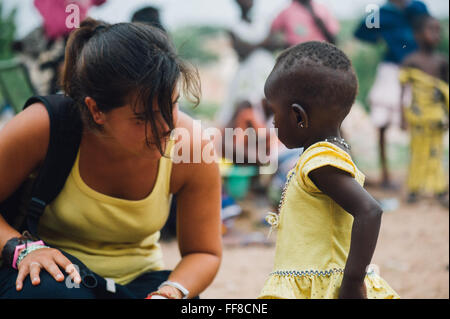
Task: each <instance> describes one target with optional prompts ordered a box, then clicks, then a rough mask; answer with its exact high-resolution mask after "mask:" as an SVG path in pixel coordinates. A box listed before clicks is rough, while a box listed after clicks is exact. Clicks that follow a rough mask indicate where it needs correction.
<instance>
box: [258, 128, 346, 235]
mask: <svg viewBox="0 0 450 319" xmlns="http://www.w3.org/2000/svg"><path fill="white" fill-rule="evenodd" d="M324 141H325V142H328V143H338V144H341V145H342V146H344V147H345V148H346V149H348V150H350V149H351V147H350V145H349V144H348V143H347V142H346V141H345V140H344V139H343V138H338V137H335V136H331V137H327V138H326V139H325V140H324ZM294 168H295V166H294ZM294 168H293V169H292V170H291V171H290V173H289V175H288V177H287V180H286V183H285V184H284V187H283V190H282V192H281V199H280V203H279V204H278V208H277V212H276V213H274V212H268V213H267V215H266V218H265V220H266V222H267V223H268V224H269V225H270V230H269V234H268V235H267V238H269V237H270V235H271V234H272V231H273V230H274V229H276V228H278V225H279V223H280V213H281V208H282V207H283V205H284V200H285V197H286V192H287V188H288V186H289V183H290V182H291V179H292V177H293V176H294V175H295V169H294Z"/></svg>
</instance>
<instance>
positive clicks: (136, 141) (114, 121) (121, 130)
mask: <svg viewBox="0 0 450 319" xmlns="http://www.w3.org/2000/svg"><path fill="white" fill-rule="evenodd" d="M178 98H179V91H178V89H176V90H175V91H174V93H173V95H172V102H173V105H174V108H173V123H174V124H175V125H176V123H177V119H178ZM136 111H137V112H136ZM153 113H154V116H155V122H156V125H157V130H158V132H159V135H160V138H161V139H160V143H161V146H162V148H163V150H164V149H165V144H166V141H167V140H168V137H169V133H170V129H169V125H168V124H167V123H166V121H165V120H164V118H163V116H162V114H161V112H160V111H159V107H158V104H157V103H154V105H153ZM103 133H104V134H103V135H104V136H105V137H106V138H110V139H111V141H112V142H113V143H114V144H115V145H116V146H117V147H118V149H120V150H121V151H124V152H125V153H129V154H134V155H151V156H161V154H160V152H159V149H158V144H157V141H156V137H155V136H154V134H153V130H152V127H151V123H149V122H147V123H146V122H145V120H144V118H143V116H142V115H140V114H139V109H138V110H136V109H135V108H133V107H132V105H130V104H127V105H125V106H123V107H119V108H116V109H113V110H111V111H109V112H108V113H106V114H105V120H104V124H103Z"/></svg>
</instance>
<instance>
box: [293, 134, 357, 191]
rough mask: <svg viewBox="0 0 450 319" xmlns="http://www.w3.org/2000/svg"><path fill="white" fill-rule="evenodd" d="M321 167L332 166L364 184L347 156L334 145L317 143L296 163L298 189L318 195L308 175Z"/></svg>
mask: <svg viewBox="0 0 450 319" xmlns="http://www.w3.org/2000/svg"><path fill="white" fill-rule="evenodd" d="M323 166H333V167H335V168H337V169H340V170H342V171H344V172H347V173H349V174H350V175H351V176H352V177H354V178H357V180H358V182H359V183H360V184H362V183H363V182H364V178H363V177H362V175H361V174H360V173H359V171H358V169H357V168H356V165H355V164H354V163H353V161H352V159H351V157H350V155H349V154H347V153H346V152H345V151H344V150H342V149H341V148H339V147H337V146H335V145H334V144H331V143H328V142H319V143H316V144H314V145H312V146H311V147H309V148H308V149H307V150H306V151H305V153H303V154H302V156H301V157H300V159H299V161H298V163H297V166H296V168H295V169H296V175H297V180H298V183H299V185H300V187H302V188H303V189H304V190H306V191H307V192H310V193H320V192H321V191H320V190H319V189H318V188H317V187H316V185H315V184H314V183H313V181H312V180H311V179H310V178H309V173H310V172H312V171H313V170H316V169H318V168H321V167H323ZM361 177H362V178H361Z"/></svg>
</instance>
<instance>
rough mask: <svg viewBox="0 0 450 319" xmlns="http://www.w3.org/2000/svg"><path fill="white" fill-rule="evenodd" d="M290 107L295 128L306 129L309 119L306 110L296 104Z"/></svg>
mask: <svg viewBox="0 0 450 319" xmlns="http://www.w3.org/2000/svg"><path fill="white" fill-rule="evenodd" d="M291 107H292V110H293V111H294V114H295V117H296V120H297V126H298V127H300V128H307V127H308V126H309V118H308V114H307V113H306V110H305V109H304V108H303V107H302V106H301V105H300V104H297V103H294V104H292V105H291Z"/></svg>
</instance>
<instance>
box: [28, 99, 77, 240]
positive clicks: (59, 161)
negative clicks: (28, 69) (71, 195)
mask: <svg viewBox="0 0 450 319" xmlns="http://www.w3.org/2000/svg"><path fill="white" fill-rule="evenodd" d="M37 102H40V103H42V104H44V105H45V108H46V109H47V112H48V115H49V118H50V139H49V145H48V150H47V155H46V157H45V159H44V162H43V164H42V166H41V167H40V170H39V174H38V176H37V178H36V181H35V183H34V185H33V189H32V195H31V197H30V202H29V204H28V209H27V226H28V227H27V228H28V231H29V232H30V233H31V234H32V235H33V236H36V237H37V226H38V222H39V218H40V217H41V216H42V214H43V213H44V210H45V207H46V206H47V204H49V203H50V202H51V201H53V199H55V198H56V196H58V194H59V192H60V191H61V190H62V188H63V187H64V184H65V182H66V179H67V177H68V176H69V174H70V171H71V169H72V166H73V164H74V162H75V159H76V156H77V152H78V148H79V146H80V141H81V134H82V128H83V126H82V121H81V116H80V113H79V110H78V109H77V107H76V106H75V105H74V102H73V100H72V99H71V98H69V97H67V96H64V95H60V94H56V95H49V96H35V97H32V98H30V99H29V100H28V101H27V102H26V103H25V105H24V107H23V108H24V109H25V108H27V107H28V106H30V105H31V104H33V103H37Z"/></svg>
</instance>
